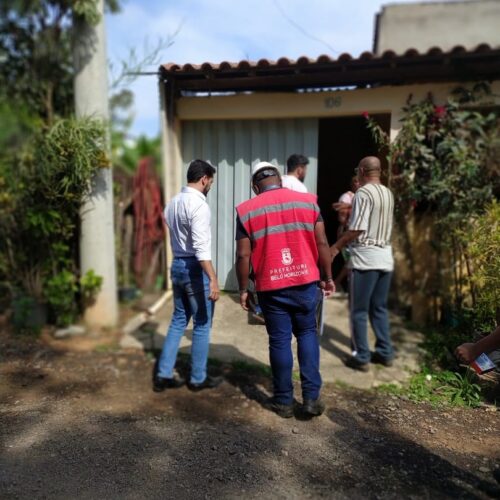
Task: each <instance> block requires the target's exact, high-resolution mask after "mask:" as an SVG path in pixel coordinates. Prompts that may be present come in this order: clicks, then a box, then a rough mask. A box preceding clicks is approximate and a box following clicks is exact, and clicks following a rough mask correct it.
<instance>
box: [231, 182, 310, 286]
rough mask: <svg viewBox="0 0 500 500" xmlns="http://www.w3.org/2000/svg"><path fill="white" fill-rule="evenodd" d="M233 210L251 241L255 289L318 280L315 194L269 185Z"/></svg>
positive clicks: (301, 283)
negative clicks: (266, 188) (270, 188)
mask: <svg viewBox="0 0 500 500" xmlns="http://www.w3.org/2000/svg"><path fill="white" fill-rule="evenodd" d="M236 211H237V212H238V216H239V218H240V221H241V223H242V225H243V227H244V228H245V229H246V231H247V233H248V235H249V237H250V241H251V244H252V256H251V263H252V268H253V270H254V273H255V288H256V290H257V291H259V292H263V291H268V290H278V289H280V288H288V287H291V286H299V285H305V284H307V283H312V282H314V281H318V280H319V269H318V264H317V262H318V247H317V245H316V238H315V236H314V226H315V224H316V221H317V220H318V217H319V213H320V212H319V207H318V205H317V203H316V196H315V195H312V194H308V193H298V192H296V191H291V190H290V189H273V190H270V191H266V192H264V193H262V194H259V195H258V196H256V197H255V198H252V199H251V200H248V201H245V202H243V203H241V204H240V205H238V206H237V207H236Z"/></svg>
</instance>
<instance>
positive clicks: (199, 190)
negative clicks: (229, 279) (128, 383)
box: [153, 160, 222, 392]
mask: <svg viewBox="0 0 500 500" xmlns="http://www.w3.org/2000/svg"><path fill="white" fill-rule="evenodd" d="M214 175H215V168H214V167H213V166H212V165H210V164H209V163H207V162H205V161H203V160H193V161H192V162H191V164H190V165H189V168H188V171H187V186H184V187H183V188H182V191H181V192H180V193H179V194H178V195H177V196H175V197H174V198H173V199H172V201H171V202H170V203H169V204H168V206H167V207H166V209H165V220H166V222H167V226H168V228H169V233H170V244H171V247H172V252H173V256H174V258H173V261H172V267H171V277H172V287H173V292H174V312H173V315H172V320H171V322H170V326H169V329H168V332H167V337H166V338H165V343H164V345H163V350H162V353H161V356H160V358H159V361H158V369H157V372H156V373H155V376H154V380H153V390H154V391H156V392H161V391H163V390H165V389H168V388H175V387H180V386H181V385H183V384H184V382H185V380H184V379H182V378H181V377H179V376H177V375H174V366H175V362H176V359H177V352H178V350H179V343H180V340H181V338H182V335H183V334H184V331H185V329H186V327H187V325H188V323H189V320H190V319H191V318H193V340H192V346H191V378H190V381H189V383H188V386H189V388H190V389H191V390H194V391H197V390H201V389H206V388H213V387H216V386H218V385H219V384H220V383H221V382H222V377H212V376H210V375H207V359H208V350H209V343H210V329H211V327H212V317H213V313H214V304H215V302H216V301H217V300H218V298H219V293H220V292H219V285H218V283H217V276H216V275H215V271H214V268H213V265H212V257H211V233H210V207H209V206H208V203H207V200H206V196H207V193H208V192H209V190H210V187H211V186H212V183H213V181H214Z"/></svg>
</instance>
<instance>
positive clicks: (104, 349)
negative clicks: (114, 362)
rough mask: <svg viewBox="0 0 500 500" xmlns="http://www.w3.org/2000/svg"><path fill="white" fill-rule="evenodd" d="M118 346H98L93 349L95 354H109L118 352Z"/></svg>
mask: <svg viewBox="0 0 500 500" xmlns="http://www.w3.org/2000/svg"><path fill="white" fill-rule="evenodd" d="M119 348H120V347H119V346H118V345H117V344H99V345H96V346H95V347H94V351H95V352H100V353H109V352H116V351H118V350H119Z"/></svg>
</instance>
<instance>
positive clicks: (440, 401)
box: [377, 367, 481, 407]
mask: <svg viewBox="0 0 500 500" xmlns="http://www.w3.org/2000/svg"><path fill="white" fill-rule="evenodd" d="M473 376H474V375H473V372H472V371H471V370H467V372H466V373H465V375H461V374H460V373H457V372H451V371H441V372H432V371H431V370H429V369H428V368H425V367H424V368H423V369H422V371H421V372H420V373H416V374H415V375H413V376H412V377H411V379H410V381H409V383H408V384H407V385H405V386H403V387H398V386H396V385H394V384H384V385H381V386H379V387H377V390H379V391H382V392H384V393H386V394H391V395H398V396H406V397H408V399H410V400H411V401H415V402H421V401H427V402H429V403H431V404H432V405H435V406H439V405H451V406H470V407H476V406H479V404H480V403H481V388H480V387H479V385H477V384H476V383H474V381H473Z"/></svg>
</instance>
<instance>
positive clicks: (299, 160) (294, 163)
mask: <svg viewBox="0 0 500 500" xmlns="http://www.w3.org/2000/svg"><path fill="white" fill-rule="evenodd" d="M308 163H309V160H308V159H307V156H304V155H297V154H293V155H290V156H289V157H288V160H287V161H286V171H287V172H294V171H295V170H297V167H299V166H300V165H304V166H306V165H307V164H308Z"/></svg>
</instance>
